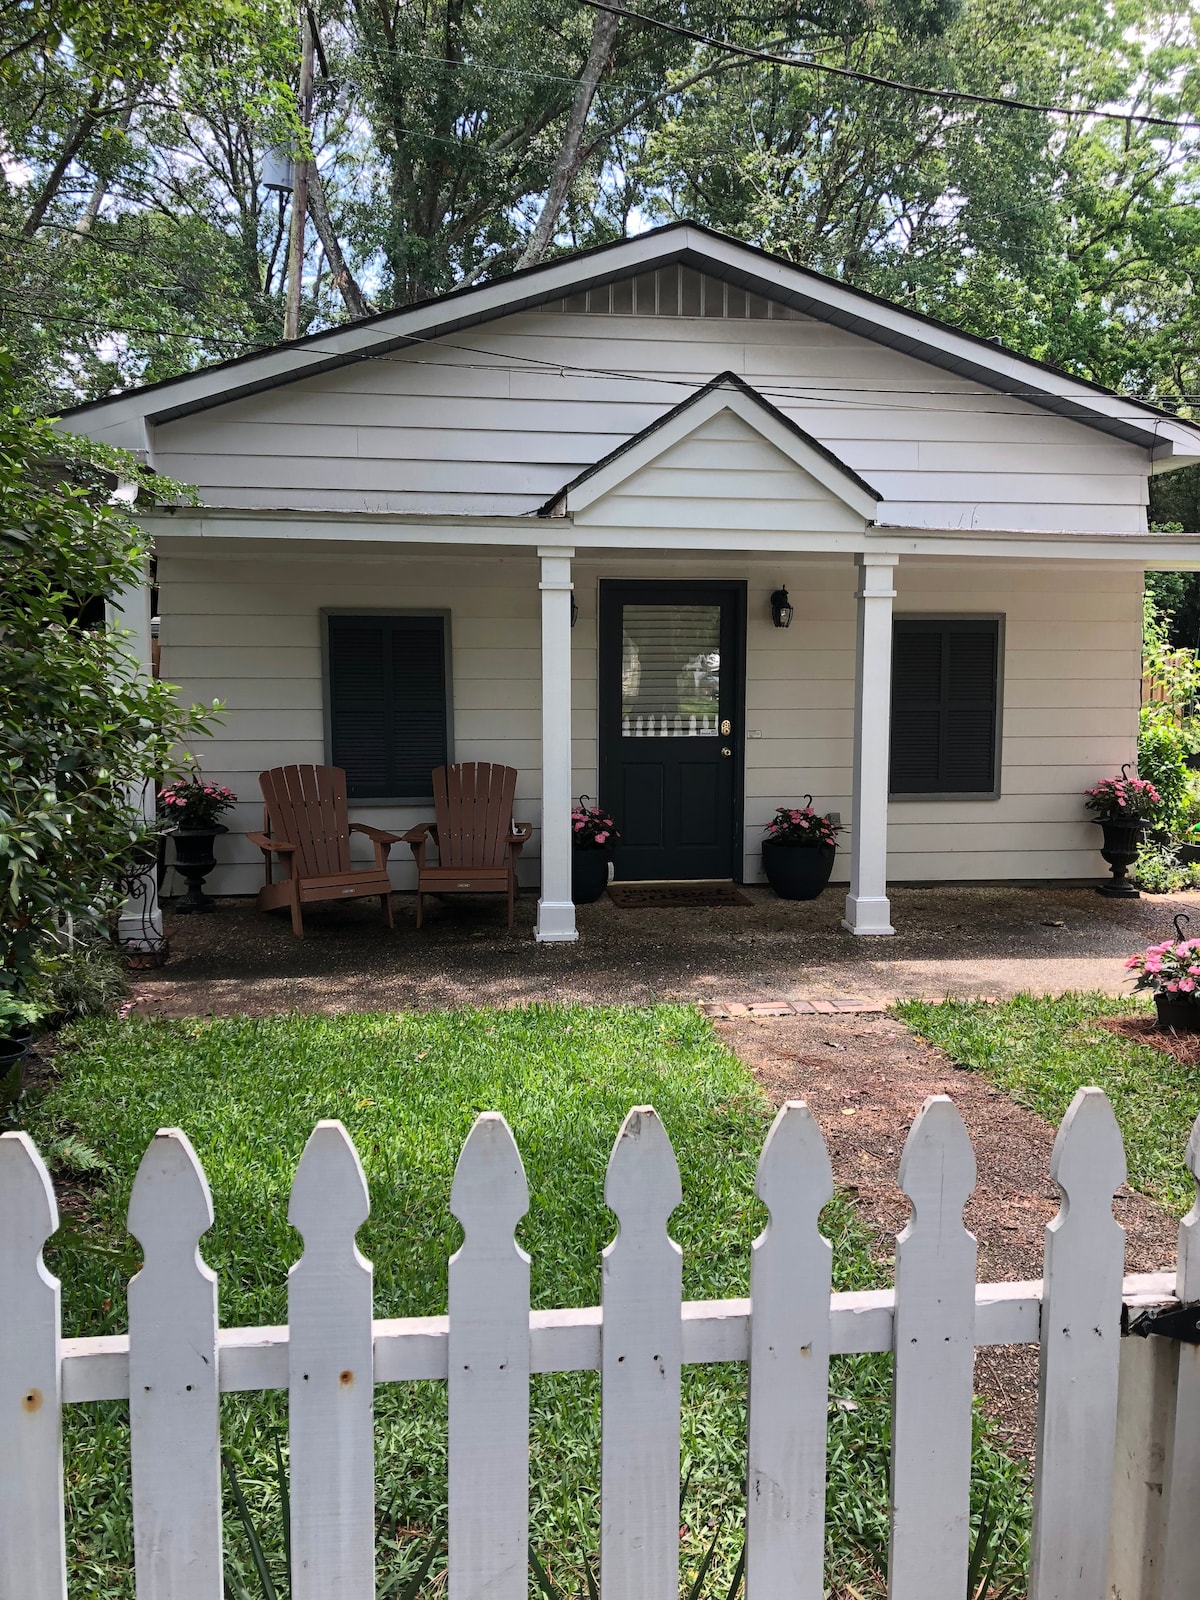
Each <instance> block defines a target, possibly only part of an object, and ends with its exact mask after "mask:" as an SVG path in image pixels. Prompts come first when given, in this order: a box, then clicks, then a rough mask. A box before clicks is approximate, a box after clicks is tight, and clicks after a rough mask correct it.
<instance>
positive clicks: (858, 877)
mask: <svg viewBox="0 0 1200 1600" xmlns="http://www.w3.org/2000/svg"><path fill="white" fill-rule="evenodd" d="M899 559H900V558H899V556H897V555H892V554H886V553H884V552H883V551H878V552H876V551H874V550H869V551H866V552H865V553H864V554H862V555H859V556H856V557H855V562H856V564H857V566H858V569H859V579H860V581H859V585H858V630H857V636H856V641H855V651H854V780H853V781H854V799H853V805H852V809H851V821H852V825H851V831H850V893H849V894H848V895H847V896H846V915H845V916H844V917H843V919H842V926H843V927H844V928H849V930H850V932H851V933H858V934H887V933H894V932H895V931H896V930H895V929H894V928H893V927H892V908H891V906H890V904H889V903H888V897H887V822H888V755H889V746H890V725H891V699H892V601H893V600H894V599H895V596H896V590H895V588H894V586H893V579H894V576H895V568H896V564H897V562H898V561H899Z"/></svg>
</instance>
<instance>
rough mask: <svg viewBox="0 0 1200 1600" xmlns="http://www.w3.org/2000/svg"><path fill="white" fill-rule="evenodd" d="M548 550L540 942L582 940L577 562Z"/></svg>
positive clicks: (556, 548)
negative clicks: (577, 876) (576, 851)
mask: <svg viewBox="0 0 1200 1600" xmlns="http://www.w3.org/2000/svg"><path fill="white" fill-rule="evenodd" d="M574 554H575V552H574V550H572V549H567V548H565V547H563V546H560V545H542V546H539V548H538V555H539V556H540V557H541V562H542V580H541V583H540V584H539V585H538V587H539V588H540V590H541V594H542V893H541V898H540V899H539V901H538V914H537V932H536V937H537V939H538V941H539V942H540V943H542V944H551V943H564V942H567V941H570V940H572V939H578V937H579V934H578V933H577V932H576V930H575V904H574V901H573V900H572V899H571V588H572V584H571V558H572V556H573V555H574Z"/></svg>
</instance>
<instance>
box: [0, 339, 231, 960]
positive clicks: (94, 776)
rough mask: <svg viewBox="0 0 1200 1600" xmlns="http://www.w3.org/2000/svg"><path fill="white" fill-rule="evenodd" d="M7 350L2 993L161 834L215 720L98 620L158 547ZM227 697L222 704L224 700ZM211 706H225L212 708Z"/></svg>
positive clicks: (1, 562) (1, 629)
mask: <svg viewBox="0 0 1200 1600" xmlns="http://www.w3.org/2000/svg"><path fill="white" fill-rule="evenodd" d="M11 370H12V362H11V359H10V358H7V357H5V358H3V360H2V362H0V992H3V991H9V992H11V991H20V990H22V989H24V988H25V987H26V986H27V985H28V983H29V982H30V980H31V979H33V978H34V977H35V975H36V972H37V967H38V961H37V957H38V953H39V951H40V950H41V949H42V948H43V947H44V946H45V945H46V944H47V943H48V942H49V941H50V940H52V938H53V936H54V934H55V932H56V931H57V929H58V928H59V927H60V926H61V925H62V923H63V921H64V919H65V918H66V917H68V916H70V917H72V918H74V919H75V920H76V921H81V922H88V921H91V922H96V921H98V920H100V919H102V918H103V916H104V914H105V913H106V912H107V911H109V910H110V909H111V908H112V907H113V906H114V905H116V904H118V903H119V902H120V900H121V898H122V895H121V891H120V889H119V887H118V884H117V879H118V878H119V876H120V874H121V873H122V872H125V871H127V870H128V869H129V868H130V867H131V866H132V865H133V863H134V861H135V859H136V857H137V853H138V849H139V846H142V845H144V844H145V843H146V841H147V840H148V838H149V837H150V836H151V835H152V833H153V831H154V830H153V825H152V824H148V823H147V821H146V819H145V818H144V816H143V814H142V806H141V803H140V802H141V796H142V793H143V789H144V786H145V785H146V784H147V783H153V782H154V781H155V779H156V778H157V777H159V776H160V775H161V774H162V773H164V772H166V771H168V770H170V769H172V768H173V766H174V765H175V756H174V754H173V752H174V750H175V747H176V744H177V741H178V740H179V739H181V738H184V737H185V736H187V735H189V734H192V733H195V732H198V731H201V730H202V729H203V728H204V727H205V726H206V725H207V722H206V717H205V714H204V713H203V712H202V711H201V709H200V708H199V707H193V708H192V709H191V710H190V711H185V710H182V709H181V708H180V707H179V706H178V705H177V704H176V702H175V699H174V697H173V693H172V688H171V686H170V685H169V684H165V683H159V682H158V681H157V680H152V679H150V678H149V677H147V676H145V675H144V674H143V673H142V672H141V671H140V670H139V667H138V665H137V663H136V662H135V660H134V659H133V657H132V656H131V654H130V653H129V650H128V649H127V647H126V645H125V643H124V642H123V639H122V636H121V635H120V633H119V632H117V631H116V630H114V629H111V628H109V627H107V626H105V625H104V623H103V622H102V621H101V622H98V623H91V622H89V618H90V617H91V616H93V615H94V614H95V612H96V611H97V609H101V610H102V607H103V602H105V601H106V600H112V599H114V598H115V597H116V596H117V595H118V594H119V593H120V591H121V590H122V589H123V588H124V587H126V586H127V585H129V584H132V583H136V582H138V581H140V580H141V578H142V576H143V574H144V570H145V563H146V558H147V548H146V545H145V542H144V540H143V539H142V537H141V536H140V534H139V532H138V530H137V528H136V527H135V526H134V524H133V523H132V522H131V520H130V518H129V516H128V515H127V513H126V511H125V509H124V508H123V507H122V506H119V505H116V504H114V503H113V502H112V501H111V498H110V495H111V490H112V487H113V484H114V472H122V473H128V474H129V475H131V476H132V475H133V474H135V473H136V471H137V468H136V465H135V463H133V462H132V460H130V461H128V462H126V461H123V460H122V459H120V458H118V457H117V456H116V455H113V454H110V453H108V452H99V453H98V452H96V451H95V450H91V449H86V450H85V449H84V447H83V446H82V444H81V442H76V443H73V442H72V441H71V440H70V439H69V438H68V437H66V436H64V435H62V434H58V433H55V432H54V431H53V430H52V429H51V428H50V427H49V425H48V424H46V423H42V422H30V421H28V420H26V418H25V417H24V416H23V414H22V413H21V411H20V410H19V409H16V408H15V407H14V406H13V405H12V400H11V388H12V380H11ZM214 709H216V708H215V707H214ZM210 715H211V713H210Z"/></svg>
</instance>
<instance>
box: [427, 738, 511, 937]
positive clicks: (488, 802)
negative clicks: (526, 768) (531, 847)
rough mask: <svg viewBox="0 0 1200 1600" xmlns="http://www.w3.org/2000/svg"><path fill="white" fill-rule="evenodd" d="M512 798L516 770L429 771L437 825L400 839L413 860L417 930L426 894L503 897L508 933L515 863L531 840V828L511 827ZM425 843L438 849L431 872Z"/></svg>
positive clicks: (481, 765)
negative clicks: (406, 844)
mask: <svg viewBox="0 0 1200 1600" xmlns="http://www.w3.org/2000/svg"><path fill="white" fill-rule="evenodd" d="M516 792H517V771H516V768H515V767H496V766H492V765H491V764H490V763H488V762H486V761H466V762H460V763H459V764H458V765H457V766H453V767H436V768H435V769H434V773H433V809H434V811H435V812H436V813H437V821H436V822H422V823H420V824H419V825H418V826H417V827H415V828H410V829H409V831H408V832H407V833H406V834H405V835H404V838H405V841H406V843H408V844H410V845H411V846H412V853H413V855H414V856H416V858H417V927H418V928H419V927H420V926H421V923H422V921H423V920H424V910H425V906H424V896H425V895H426V894H505V893H507V895H508V925H509V927H510V928H511V927H512V925H513V906H514V902H515V899H516V893H517V871H516V868H517V857H518V856H519V855H520V854H521V850H522V848H523V847H524V846H525V845H526V844H528V842H529V840H530V838H531V836H532V834H533V824H532V823H531V822H516V823H514V822H513V819H512V814H513V798H514V796H515V794H516ZM430 839H432V840H433V842H434V844H436V845H437V847H438V865H437V866H436V867H435V866H431V865H430V864H429V863H428V862H427V861H426V860H425V851H426V849H427V847H428V844H429V840H430Z"/></svg>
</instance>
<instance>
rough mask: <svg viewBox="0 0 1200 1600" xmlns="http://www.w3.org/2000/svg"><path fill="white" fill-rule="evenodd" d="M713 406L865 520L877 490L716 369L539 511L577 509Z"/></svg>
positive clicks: (682, 434) (732, 375) (703, 418)
mask: <svg viewBox="0 0 1200 1600" xmlns="http://www.w3.org/2000/svg"><path fill="white" fill-rule="evenodd" d="M719 411H732V412H733V413H734V414H735V415H736V416H739V417H741V419H742V421H743V422H746V423H748V424H749V426H750V427H751V428H753V429H754V430H755V432H756V433H759V434H761V435H762V437H763V438H765V439H766V440H767V441H768V443H770V444H773V445H774V446H775V448H776V449H777V450H780V451H782V453H783V454H784V455H785V456H787V457H788V458H789V459H790V460H791V461H793V462H795V464H796V466H798V467H799V468H800V469H801V470H802V471H804V472H807V473H808V474H809V475H810V477H813V478H815V479H816V480H817V482H818V483H819V484H820V485H821V486H822V488H824V489H828V491H829V492H830V494H832V495H835V496H836V497H837V498H838V499H839V500H841V501H844V502H845V504H846V505H848V506H849V507H850V508H851V510H853V511H856V512H857V513H858V514H859V516H861V517H863V518H865V519H866V520H867V521H870V520H871V519H872V518H873V517H874V515H875V507H876V505H877V504H878V503H879V501H880V500H882V499H883V496H882V495H881V494H880V493H879V492H878V490H876V489H873V488H872V487H871V485H870V484H869V483H868V482H867V481H866V479H865V478H860V477H859V475H858V473H857V472H855V471H853V469H852V468H850V467H848V466H847V465H846V463H845V462H844V461H842V460H840V459H839V458H838V457H837V456H836V455H834V453H833V451H832V450H830V449H827V448H826V446H825V445H823V444H821V443H820V442H819V441H818V440H816V439H814V438H813V437H812V435H811V434H809V433H805V431H804V429H803V428H801V427H800V426H799V425H798V424H797V423H795V422H793V421H792V419H791V418H790V417H788V416H785V415H784V413H783V412H782V411H780V410H779V409H778V407H776V406H773V405H772V404H771V402H770V401H769V400H767V399H765V398H764V397H763V396H762V395H761V394H759V392H758V390H757V389H755V388H752V387H751V385H750V384H748V383H747V382H746V381H745V380H744V379H743V378H739V377H738V375H737V373H736V372H721V373H718V375H717V376H716V377H715V378H713V379H712V381H711V382H709V383H706V384H705V385H704V387H703V388H702V389H697V390H696V392H695V394H691V395H689V396H688V397H687V399H686V400H681V401H680V402H679V404H678V405H676V406H672V407H671V409H670V410H669V411H666V412H664V413H663V415H662V416H661V417H657V418H656V419H655V420H654V421H653V422H651V423H650V424H649V425H648V426H647V427H645V428H643V429H642V430H641V432H640V433H635V434H631V435H630V437H629V438H628V439H626V440H625V442H624V443H623V444H619V445H618V446H617V447H616V449H615V450H610V451H609V453H608V454H607V455H606V456H602V457H601V459H600V460H599V461H597V462H594V463H593V465H592V466H590V467H586V468H585V469H584V470H583V471H582V472H581V473H579V474H578V475H577V476H576V477H574V478H572V479H571V481H570V483H566V484H564V485H563V487H562V488H561V489H560V490H559V491H558V492H557V493H556V494H553V495H551V496H550V498H549V500H547V501H546V502H545V504H544V505H542V506H539V507H538V511H537V515H538V516H539V517H555V516H560V517H561V516H565V515H566V514H567V513H568V512H572V511H582V510H584V509H585V508H586V507H587V506H590V505H594V504H595V502H596V501H597V500H599V499H601V498H602V497H603V496H604V495H606V494H610V493H611V492H612V491H613V490H614V489H615V488H617V487H618V486H619V485H620V484H622V483H625V482H627V481H628V480H629V479H630V478H632V477H633V476H634V475H635V474H636V473H638V472H641V471H642V469H643V468H644V467H647V466H649V465H650V463H651V462H653V461H655V460H657V459H658V457H659V456H661V455H663V454H664V453H665V452H666V451H667V450H669V449H670V448H671V447H672V445H675V444H678V443H679V442H680V440H682V439H686V438H687V437H688V435H689V434H691V433H694V432H695V430H696V429H697V428H698V427H699V426H700V425H701V424H702V423H704V422H707V420H708V419H709V418H710V417H713V416H716V414H717V413H718V412H719Z"/></svg>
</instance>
